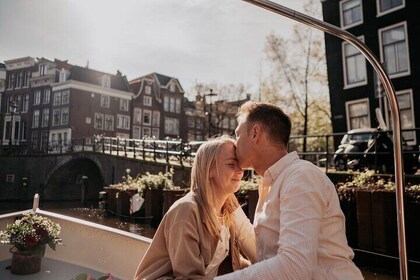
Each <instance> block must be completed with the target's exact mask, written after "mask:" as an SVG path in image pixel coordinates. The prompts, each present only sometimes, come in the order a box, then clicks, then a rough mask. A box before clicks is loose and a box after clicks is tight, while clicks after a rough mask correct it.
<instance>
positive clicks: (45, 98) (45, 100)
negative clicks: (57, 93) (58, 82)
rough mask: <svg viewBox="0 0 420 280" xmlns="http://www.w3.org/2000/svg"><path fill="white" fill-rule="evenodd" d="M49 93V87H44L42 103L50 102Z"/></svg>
mask: <svg viewBox="0 0 420 280" xmlns="http://www.w3.org/2000/svg"><path fill="white" fill-rule="evenodd" d="M50 95H51V91H50V89H49V88H46V89H45V90H44V98H43V102H44V104H48V103H50Z"/></svg>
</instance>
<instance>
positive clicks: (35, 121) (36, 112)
mask: <svg viewBox="0 0 420 280" xmlns="http://www.w3.org/2000/svg"><path fill="white" fill-rule="evenodd" d="M38 126H39V110H34V113H33V117H32V127H34V128H35V127H38Z"/></svg>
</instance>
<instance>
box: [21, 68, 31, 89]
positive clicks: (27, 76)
mask: <svg viewBox="0 0 420 280" xmlns="http://www.w3.org/2000/svg"><path fill="white" fill-rule="evenodd" d="M30 78H31V72H30V71H26V72H25V78H24V80H23V87H28V86H29V79H30Z"/></svg>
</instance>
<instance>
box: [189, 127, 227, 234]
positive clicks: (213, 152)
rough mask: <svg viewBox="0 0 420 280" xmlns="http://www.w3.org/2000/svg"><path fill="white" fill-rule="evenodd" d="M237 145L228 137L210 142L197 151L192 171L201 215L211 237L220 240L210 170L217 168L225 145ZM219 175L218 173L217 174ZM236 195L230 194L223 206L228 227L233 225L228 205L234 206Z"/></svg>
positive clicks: (193, 186) (192, 186) (192, 181)
mask: <svg viewBox="0 0 420 280" xmlns="http://www.w3.org/2000/svg"><path fill="white" fill-rule="evenodd" d="M229 143H232V144H235V141H234V140H233V139H232V138H230V137H229V136H227V135H223V136H221V137H218V138H215V139H212V140H209V141H207V142H205V143H204V144H202V145H201V146H200V148H199V149H198V150H197V154H196V156H195V159H194V163H193V166H192V169H191V192H192V193H194V196H195V198H196V201H197V204H198V209H199V211H200V215H201V217H202V219H203V222H204V224H205V226H206V227H207V229H208V231H209V232H210V234H211V235H213V236H215V237H217V238H220V224H219V222H218V221H217V216H216V213H215V211H214V207H213V205H214V199H215V198H214V188H212V186H211V183H210V169H211V168H213V166H215V164H216V162H217V156H218V154H219V152H220V150H221V147H222V146H223V145H225V144H229ZM217 173H218V172H217ZM233 196H234V194H230V195H229V196H228V198H227V200H226V202H225V204H224V205H223V208H222V211H223V221H224V223H225V225H226V226H227V227H229V226H230V224H231V218H230V213H229V212H228V211H227V208H228V207H226V205H227V204H230V205H233V202H232V199H233Z"/></svg>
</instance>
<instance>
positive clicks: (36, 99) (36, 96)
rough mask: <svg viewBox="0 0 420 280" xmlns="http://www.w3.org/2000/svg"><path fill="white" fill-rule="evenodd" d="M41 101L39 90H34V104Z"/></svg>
mask: <svg viewBox="0 0 420 280" xmlns="http://www.w3.org/2000/svg"><path fill="white" fill-rule="evenodd" d="M40 103H41V91H40V90H36V91H35V96H34V105H39V104H40Z"/></svg>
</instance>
